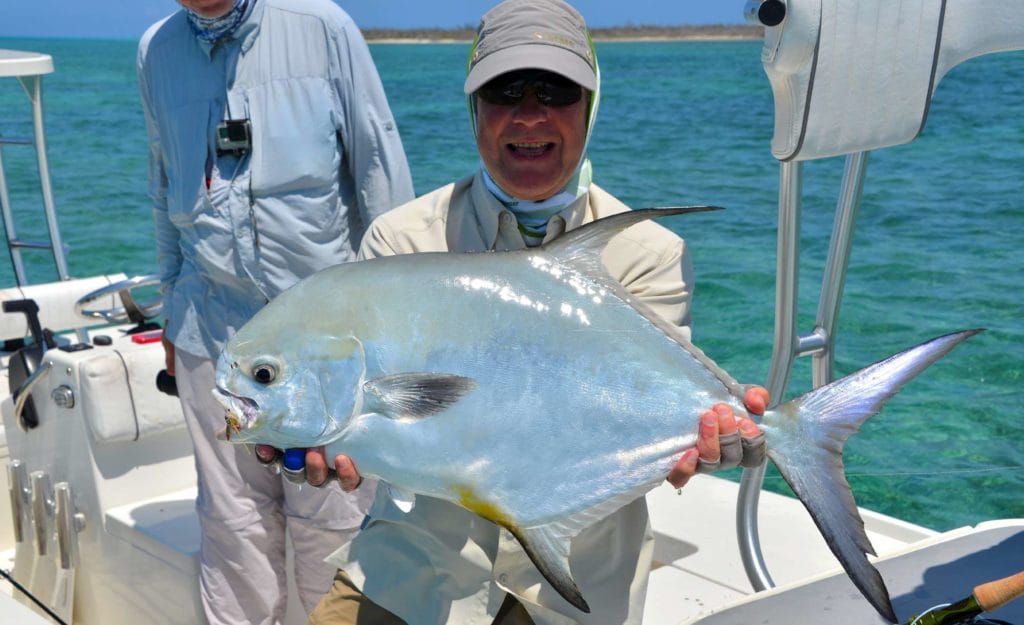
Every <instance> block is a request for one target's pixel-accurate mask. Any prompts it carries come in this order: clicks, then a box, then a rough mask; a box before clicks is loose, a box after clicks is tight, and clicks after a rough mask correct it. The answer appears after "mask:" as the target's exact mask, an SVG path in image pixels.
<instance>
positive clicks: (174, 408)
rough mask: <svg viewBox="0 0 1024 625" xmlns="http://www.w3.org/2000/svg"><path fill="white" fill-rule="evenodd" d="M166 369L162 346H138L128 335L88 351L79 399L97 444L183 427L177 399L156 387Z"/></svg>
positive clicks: (80, 377)
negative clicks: (159, 375)
mask: <svg viewBox="0 0 1024 625" xmlns="http://www.w3.org/2000/svg"><path fill="white" fill-rule="evenodd" d="M163 368H164V350H163V347H162V346H161V344H160V343H159V342H156V343H143V344H138V343H134V342H132V341H131V340H130V339H129V338H128V337H118V338H115V340H114V342H113V344H112V345H111V346H109V347H97V348H95V349H92V350H89V352H88V357H86V358H84V359H82V360H80V361H79V363H78V384H79V387H80V388H79V393H78V396H79V397H81V401H82V413H83V415H84V417H85V421H86V423H88V424H89V430H90V432H91V433H92V436H93V439H94V440H95V441H96V442H97V443H114V442H123V441H137V440H140V439H142V438H145V437H148V436H153V435H156V434H160V433H163V432H167V431H170V430H174V429H178V428H184V427H185V420H184V417H183V416H182V414H181V404H180V402H179V401H178V398H177V397H172V396H170V395H166V394H164V393H162V392H160V391H159V390H158V389H157V386H156V376H157V373H159V372H160V370H161V369H163Z"/></svg>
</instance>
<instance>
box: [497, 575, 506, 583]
mask: <svg viewBox="0 0 1024 625" xmlns="http://www.w3.org/2000/svg"><path fill="white" fill-rule="evenodd" d="M498 581H499V582H501V583H502V584H507V583H508V575H507V574H505V573H502V574H501V575H499V576H498Z"/></svg>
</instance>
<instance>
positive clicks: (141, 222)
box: [0, 39, 1024, 529]
mask: <svg viewBox="0 0 1024 625" xmlns="http://www.w3.org/2000/svg"><path fill="white" fill-rule="evenodd" d="M0 47H5V48H15V49H28V50H36V51H41V52H46V53H49V54H51V55H53V57H54V62H55V64H56V67H57V71H56V73H54V74H52V75H49V76H47V77H46V78H45V80H44V84H45V89H46V106H47V118H46V121H47V130H48V136H49V157H50V162H51V169H52V174H53V180H54V193H55V196H56V201H57V205H58V210H59V211H60V214H61V220H62V221H61V231H62V233H63V237H64V241H65V243H66V244H67V245H68V246H69V247H70V252H69V256H68V259H69V265H70V268H71V272H72V274H73V275H79V276H84V275H91V274H95V273H102V272H113V271H122V272H125V273H127V274H129V275H134V274H141V273H147V272H150V271H152V270H153V269H154V267H155V262H154V257H153V244H152V233H151V224H150V214H149V207H148V200H147V197H146V193H145V179H146V150H147V147H146V140H145V131H144V127H143V122H142V119H141V112H140V107H139V104H138V96H137V92H136V84H135V74H134V54H135V46H134V43H133V42H121V41H115V42H104V41H71V40H25V39H21V40H17V39H14V40H11V39H8V40H4V39H0ZM467 49H468V47H467V46H466V45H461V44H436V45H435V44H416V45H412V44H410V45H399V44H395V45H390V44H389V45H375V46H373V47H372V50H373V54H374V57H375V59H376V60H377V63H378V65H379V69H380V73H381V75H382V78H383V80H384V83H385V87H386V88H387V91H388V94H389V97H390V100H391V104H392V108H393V109H394V112H395V116H396V118H397V119H398V122H399V125H400V127H401V130H402V134H403V138H404V140H405V144H406V148H407V151H408V155H409V160H410V163H411V166H412V171H413V176H414V181H415V185H416V190H417V192H418V193H423V192H425V191H429V190H430V189H433V188H435V187H437V186H440V185H442V184H444V183H446V182H448V181H450V180H453V179H455V178H457V177H460V176H462V175H464V174H465V173H467V172H469V171H471V170H472V168H474V167H475V166H476V160H477V159H476V153H475V149H474V146H473V143H472V141H471V139H470V128H469V123H468V117H467V112H466V106H465V101H464V99H463V96H462V78H463V71H464V69H463V68H464V67H465V58H466V53H467ZM598 54H599V58H600V60H601V64H602V73H603V78H604V81H603V99H602V103H601V109H600V115H599V120H598V124H597V127H596V130H595V132H594V135H593V139H592V142H591V149H590V156H591V159H592V161H593V163H594V170H595V180H596V181H597V182H598V183H599V184H601V185H602V186H604V187H605V188H606V189H608V190H610V191H611V192H612V193H614V194H616V195H617V196H619V197H620V198H622V199H623V200H625V201H626V202H627V203H629V204H631V205H633V206H637V207H639V206H651V205H666V204H678V203H687V204H695V203H713V204H718V205H721V206H725V207H726V208H727V210H726V211H725V212H721V213H715V214H708V215H699V216H690V217H683V218H675V219H672V220H668V221H667V224H668V225H669V226H670V227H672V228H673V229H675V230H677V231H678V232H680V233H681V234H683V235H684V236H685V237H686V239H687V241H688V244H689V246H690V249H691V251H692V253H693V255H694V263H695V266H696V271H697V288H696V295H695V302H694V322H695V328H694V330H695V331H694V339H695V342H696V343H697V344H698V345H700V346H701V347H702V348H703V349H704V350H705V351H706V352H707V353H708V354H709V355H710V356H712V357H713V358H715V359H716V360H717V361H718V362H719V363H720V364H722V365H723V366H724V367H725V368H726V369H727V370H729V371H730V372H731V373H732V374H733V375H734V376H736V377H737V378H738V379H740V380H741V381H745V382H759V383H763V382H764V381H765V380H766V377H767V373H768V365H769V359H770V356H771V341H772V330H773V323H774V312H773V307H774V263H775V225H776V220H777V200H776V197H777V187H778V164H777V163H776V162H775V161H774V160H773V159H772V157H771V154H770V152H769V147H768V146H769V140H770V138H771V129H772V123H773V121H772V120H773V113H772V100H771V94H770V91H769V88H768V83H767V79H766V78H765V77H764V74H763V71H762V69H761V66H760V60H759V54H760V45H759V43H757V42H733V43H696V42H688V43H683V42H672V43H614V44H601V45H599V46H598ZM23 100H24V97H23V96H22V95H21V93H20V91H19V89H18V88H17V86H16V83H13V81H10V80H5V81H2V84H0V134H6V135H24V134H27V132H28V130H27V129H26V126H25V124H26V123H27V120H28V119H29V114H28V112H27V109H26V108H25V107H24V106H21V102H22V101H23ZM1022 110H1024V54H1021V53H1012V54H1003V55H995V56H989V57H984V58H981V59H975V60H972V61H969V62H968V63H965V64H964V65H962V66H960V67H957V68H955V69H954V70H953V71H952V72H951V73H950V74H949V75H948V76H947V77H946V78H945V79H944V80H943V81H942V83H941V84H940V85H939V87H938V90H937V93H936V97H935V99H934V101H933V103H932V108H931V111H930V114H929V118H928V123H927V126H926V128H925V130H924V132H923V133H922V136H921V137H920V138H919V139H918V140H916V141H915V142H914V143H912V144H910V145H906V146H900V147H896V148H890V149H886V150H881V151H879V152H877V153H874V154H872V155H871V157H870V160H869V166H868V176H867V186H866V190H865V192H864V199H863V206H862V208H861V211H860V216H859V221H858V231H857V235H856V239H855V242H854V248H853V257H852V261H851V270H850V273H849V276H848V278H847V282H846V294H845V299H844V305H843V308H842V311H841V314H840V323H839V338H838V345H837V364H836V369H837V372H838V373H848V372H851V371H853V370H855V369H857V368H859V367H861V366H863V365H866V364H868V363H870V362H873V361H875V360H878V359H881V358H883V357H885V356H888V355H889V354H891V353H893V352H895V351H898V350H900V349H902V348H905V347H908V346H910V345H912V344H915V343H917V342H920V341H922V340H924V339H926V338H930V337H932V336H935V335H939V334H944V333H946V332H950V331H953V330H957V329H961V328H970V327H985V328H988V331H987V332H985V333H983V334H981V335H979V336H978V337H976V338H974V339H972V340H971V341H969V342H968V343H967V344H965V345H964V346H962V347H961V348H959V349H957V350H956V351H955V352H953V354H951V355H950V356H949V357H947V358H946V359H944V360H943V361H942V362H940V363H939V364H937V365H936V366H935V367H933V368H932V369H931V370H929V371H928V372H926V373H925V374H924V375H923V376H922V377H921V378H919V379H918V380H916V381H914V382H913V383H912V384H911V385H910V386H908V387H907V388H906V389H905V390H904V391H903V392H902V393H901V394H900V395H898V396H897V397H896V398H895V399H893V400H892V401H891V402H890V404H889V405H888V406H887V407H886V409H885V410H884V411H883V412H882V414H881V415H879V416H878V417H876V418H874V419H872V420H871V421H870V422H869V423H868V424H866V425H865V426H864V428H863V429H862V431H861V433H860V434H859V435H857V436H856V437H854V438H853V439H852V440H851V441H850V443H849V444H848V445H847V450H846V454H845V461H846V467H847V474H848V476H849V481H850V483H851V485H852V486H853V488H854V491H855V494H856V497H857V500H858V502H859V503H860V504H861V505H865V506H868V507H870V508H873V509H876V510H879V511H881V512H885V513H888V514H892V515H894V516H898V517H901V518H907V519H909V520H912V521H914V522H917V523H921V524H923V525H926V526H929V527H933V528H935V529H948V528H952V527H957V526H960V525H965V524H974V523H977V522H980V521H982V520H985V519H989V518H997V517H1009V516H1015V517H1022V516H1024V443H1022V439H1024V417H1022V416H1021V409H1020V408H1019V407H1018V405H1017V402H1016V401H1015V400H1016V391H1017V390H1018V388H1019V387H1020V385H1021V382H1022V380H1024V323H1022V314H1024V288H1022V286H1024V262H1022V260H1024V254H1022V253H1021V251H1020V246H1021V244H1022V243H1024V121H1022V120H1021V118H1020V112H1021V111H1022ZM19 152H20V153H21V154H19ZM4 159H5V163H6V165H7V172H8V176H9V179H10V181H11V185H12V199H13V203H14V204H15V207H16V208H17V207H21V208H24V209H26V210H27V211H29V212H32V211H33V210H34V209H35V208H36V207H38V205H39V200H38V197H37V196H38V194H37V192H36V191H34V188H31V187H29V186H27V185H26V184H24V180H22V179H23V178H24V177H25V176H26V172H27V171H31V165H32V162H31V158H30V155H29V153H28V152H27V151H24V150H17V149H13V148H9V149H7V150H6V151H5V152H4ZM842 166H843V163H842V160H841V159H831V160H828V161H824V162H816V163H811V164H808V165H807V166H806V167H805V170H804V178H805V182H804V195H803V207H804V212H803V224H802V228H803V230H802V232H803V237H802V254H803V260H804V264H803V265H802V270H801V280H800V289H801V291H800V292H801V306H802V312H801V316H800V319H801V328H802V329H803V330H804V331H809V330H810V328H811V324H812V322H813V315H814V311H815V305H816V301H817V292H818V288H819V285H820V281H821V268H822V266H823V264H824V259H825V255H826V251H827V238H828V236H829V233H830V231H831V227H832V214H833V211H834V207H835V203H836V195H837V190H838V185H839V180H840V177H841V174H842ZM19 181H20V182H19ZM18 223H19V228H20V229H19V234H20V235H21V236H23V237H24V238H42V237H45V230H44V229H43V227H42V224H41V222H40V220H39V219H35V218H32V217H31V216H26V217H24V218H22V219H20V221H19V222H18ZM44 269H45V270H44V271H37V272H34V273H33V274H32V277H33V279H35V280H47V279H52V277H53V273H52V271H50V270H49V269H48V267H44ZM11 280H12V279H11V272H10V270H9V269H8V268H7V267H3V268H0V284H7V283H10V282H11ZM809 380H810V368H809V360H807V359H802V360H801V361H799V362H798V363H797V366H796V369H795V372H794V375H793V382H792V383H791V385H790V387H791V388H790V393H791V394H792V393H796V392H798V391H802V390H806V389H807V388H809V386H810V383H809ZM767 485H768V487H769V488H772V489H774V490H779V491H782V492H785V491H786V486H785V484H783V483H782V481H781V480H780V479H779V478H778V477H777V476H775V475H774V474H769V478H768V480H767Z"/></svg>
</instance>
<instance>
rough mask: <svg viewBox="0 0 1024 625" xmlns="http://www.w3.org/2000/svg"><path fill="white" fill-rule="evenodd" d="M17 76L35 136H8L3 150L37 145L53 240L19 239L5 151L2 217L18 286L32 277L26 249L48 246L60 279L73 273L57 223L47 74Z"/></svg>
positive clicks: (0, 168)
mask: <svg viewBox="0 0 1024 625" xmlns="http://www.w3.org/2000/svg"><path fill="white" fill-rule="evenodd" d="M17 78H18V82H19V83H21V86H22V89H24V91H25V95H26V96H28V99H29V102H30V104H31V106H32V132H33V137H32V140H31V141H28V140H25V139H21V138H12V137H8V138H6V139H4V140H2V141H0V151H2V146H3V145H5V144H6V145H25V144H31V145H33V146H34V147H35V153H36V168H37V170H38V172H39V188H40V192H41V193H42V199H43V210H44V213H45V216H46V226H47V230H48V232H49V235H50V240H49V243H36V242H29V241H22V240H20V239H18V237H17V233H16V229H15V225H14V213H13V211H12V210H11V202H10V197H9V194H8V190H7V180H6V175H5V174H4V166H3V158H2V153H0V217H2V218H3V225H4V230H5V232H6V236H7V250H8V252H9V254H10V257H11V266H12V268H13V270H14V276H15V279H16V281H17V283H18V286H26V285H28V284H29V281H28V276H27V274H26V273H25V267H24V263H23V262H22V258H21V251H22V249H47V248H48V249H49V250H50V251H51V253H52V255H53V262H54V265H55V267H56V269H57V277H58V279H60V280H67V279H68V278H69V275H68V267H67V259H66V256H65V252H64V244H63V242H62V241H61V236H60V229H59V228H58V225H57V211H56V208H55V205H54V201H53V188H52V185H51V182H50V166H49V161H48V160H47V157H46V133H45V129H44V125H43V86H42V84H43V77H42V75H39V74H30V75H23V76H17Z"/></svg>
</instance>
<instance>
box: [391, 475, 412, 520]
mask: <svg viewBox="0 0 1024 625" xmlns="http://www.w3.org/2000/svg"><path fill="white" fill-rule="evenodd" d="M387 491H388V496H389V497H391V501H393V502H395V507H396V508H398V509H399V510H401V511H402V512H404V513H406V514H409V512H411V511H412V509H413V506H415V505H416V493H414V492H412V491H411V490H408V489H405V488H402V487H401V486H395V485H394V484H392V483H390V482H388V484H387Z"/></svg>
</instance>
